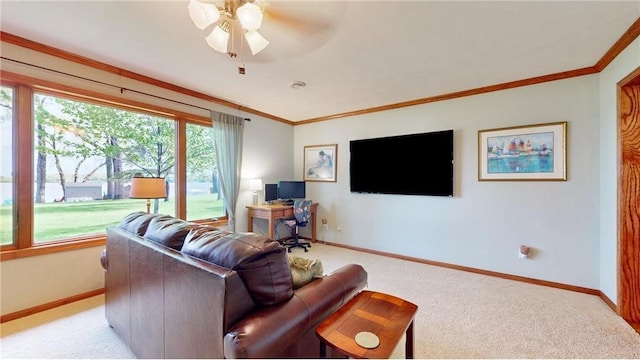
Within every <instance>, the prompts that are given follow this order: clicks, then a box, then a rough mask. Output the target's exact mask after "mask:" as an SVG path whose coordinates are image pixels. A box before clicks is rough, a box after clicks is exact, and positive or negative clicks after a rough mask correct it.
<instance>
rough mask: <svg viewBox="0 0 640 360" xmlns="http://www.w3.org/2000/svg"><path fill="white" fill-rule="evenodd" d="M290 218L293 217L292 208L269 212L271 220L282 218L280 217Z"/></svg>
mask: <svg viewBox="0 0 640 360" xmlns="http://www.w3.org/2000/svg"><path fill="white" fill-rule="evenodd" d="M292 216H293V209H292V208H288V209H277V210H272V211H271V217H272V218H273V219H277V218H282V217H292Z"/></svg>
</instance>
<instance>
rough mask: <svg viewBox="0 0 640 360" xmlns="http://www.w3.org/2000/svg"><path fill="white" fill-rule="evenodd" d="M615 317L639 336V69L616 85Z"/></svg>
mask: <svg viewBox="0 0 640 360" xmlns="http://www.w3.org/2000/svg"><path fill="white" fill-rule="evenodd" d="M618 314H619V315H620V316H622V318H624V319H625V320H626V321H627V322H629V323H630V324H631V325H632V326H633V327H634V328H635V329H636V330H637V331H638V332H640V68H638V69H636V70H635V71H634V72H632V73H631V74H629V76H627V77H625V78H624V79H623V80H622V81H620V82H619V83H618Z"/></svg>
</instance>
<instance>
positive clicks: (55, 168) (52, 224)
mask: <svg viewBox="0 0 640 360" xmlns="http://www.w3.org/2000/svg"><path fill="white" fill-rule="evenodd" d="M8 84H11V83H8ZM61 87H62V86H61ZM15 89H16V88H13V87H10V86H7V84H4V81H3V86H2V98H1V101H2V102H1V105H2V109H1V110H2V112H1V113H0V130H1V132H0V141H1V143H0V146H1V148H0V156H1V158H0V160H1V164H0V190H1V192H0V215H1V217H0V250H1V254H2V259H7V258H15V257H21V256H31V255H37V254H38V253H41V252H39V251H38V249H41V250H46V251H45V252H51V249H56V248H59V249H62V250H64V249H66V248H69V249H73V248H77V247H78V246H96V245H100V242H99V241H104V236H105V229H106V228H107V227H108V226H110V225H114V224H117V223H118V222H119V221H120V220H121V219H122V218H123V217H124V216H126V215H127V214H129V213H131V212H135V211H146V200H144V199H132V198H129V190H130V184H131V179H132V177H134V176H144V177H160V178H164V179H165V181H166V188H167V196H166V198H163V199H153V200H152V205H151V208H150V212H154V213H161V214H167V215H172V216H175V217H180V218H184V219H188V220H190V221H206V222H209V223H214V224H216V221H218V224H221V225H222V224H224V222H226V213H225V210H224V207H223V206H222V204H223V199H222V198H221V196H220V195H219V192H218V191H217V181H216V180H217V179H216V177H215V175H216V172H215V169H216V167H215V156H214V153H213V151H214V150H213V141H212V140H211V124H210V120H209V119H206V120H201V118H200V119H199V118H198V117H197V116H195V115H193V116H190V115H189V116H184V114H185V113H179V114H178V115H174V116H171V115H168V114H169V113H170V112H168V111H167V109H166V108H157V107H154V106H151V105H149V110H147V109H144V108H143V107H141V106H140V103H139V102H136V103H135V104H134V106H128V104H127V103H126V101H124V102H123V103H122V104H119V103H116V102H114V101H113V100H112V99H106V100H105V101H104V102H103V101H101V100H100V99H99V98H96V97H95V94H92V96H91V97H90V99H89V101H87V100H85V97H84V96H83V94H77V95H76V94H72V93H69V92H68V91H65V92H64V93H63V92H57V91H55V90H54V89H51V88H48V89H46V90H43V91H42V92H41V91H40V90H38V89H39V88H38V87H37V86H32V85H30V84H27V85H22V84H19V85H18V86H17V91H16V90H15ZM157 109H160V111H158V110H157ZM139 110H140V111H139ZM165 114H167V115H166V116H165ZM194 119H195V120H194ZM179 129H183V130H179ZM184 129H186V130H184ZM18 144H20V146H17V145H18ZM180 149H185V150H180ZM18 164H21V165H20V166H18ZM178 164H183V165H181V166H178ZM18 168H19V169H20V171H18ZM29 168H31V171H30V170H29ZM179 169H182V171H180V170H179ZM25 172H26V175H25ZM16 174H20V175H19V176H17V175H16ZM177 184H184V185H181V186H183V189H182V190H179V189H177V188H176V185H177ZM185 193H186V196H178V195H179V194H185ZM28 194H32V196H29V195H28ZM15 214H20V216H19V217H14V216H15ZM15 224H17V231H14V228H16V227H15ZM96 241H98V242H96ZM67 244H72V245H71V246H69V245H67ZM73 244H78V246H76V245H73ZM81 244H86V245H81ZM25 249H26V250H30V249H31V250H34V251H29V252H22V253H18V252H15V251H14V250H18V251H20V250H25ZM20 254H26V255H20ZM5 255H6V256H5Z"/></svg>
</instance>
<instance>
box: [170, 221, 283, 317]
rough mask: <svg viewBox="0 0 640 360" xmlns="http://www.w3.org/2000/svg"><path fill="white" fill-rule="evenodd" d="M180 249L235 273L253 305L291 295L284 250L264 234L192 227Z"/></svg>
mask: <svg viewBox="0 0 640 360" xmlns="http://www.w3.org/2000/svg"><path fill="white" fill-rule="evenodd" d="M182 252H183V253H185V254H188V255H191V256H194V257H197V258H200V259H202V260H205V261H208V262H211V263H214V264H216V265H220V266H224V267H226V268H228V269H231V270H235V271H236V272H238V274H239V275H240V278H241V279H242V281H243V282H244V284H245V286H246V287H247V290H248V291H249V294H251V297H252V298H253V301H255V302H256V304H259V305H275V304H279V303H281V302H283V301H286V300H289V299H290V298H291V296H293V282H292V279H291V270H290V269H289V262H288V261H287V253H286V249H285V248H284V247H283V246H281V245H280V244H278V243H277V242H276V241H274V240H270V239H269V238H267V237H266V236H264V235H257V234H238V233H233V232H228V231H223V230H220V229H212V230H210V231H202V230H194V231H192V232H191V233H190V234H189V235H187V237H186V239H185V242H184V245H183V246H182Z"/></svg>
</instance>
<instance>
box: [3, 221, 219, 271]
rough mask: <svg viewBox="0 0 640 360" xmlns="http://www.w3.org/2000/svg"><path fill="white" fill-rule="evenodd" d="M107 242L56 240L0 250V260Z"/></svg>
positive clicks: (100, 238) (103, 237) (97, 238)
mask: <svg viewBox="0 0 640 360" xmlns="http://www.w3.org/2000/svg"><path fill="white" fill-rule="evenodd" d="M194 222H195V223H198V224H202V225H209V226H214V227H223V226H227V225H228V223H229V222H228V220H227V219H221V220H196V221H194ZM106 244H107V237H106V235H99V236H95V237H90V238H86V239H78V240H74V241H66V242H57V243H51V244H42V245H36V246H32V247H29V248H24V249H8V250H3V251H1V252H0V262H2V261H7V260H14V259H21V258H26V257H31V256H39V255H47V254H54V253H57V252H63V251H70V250H78V249H86V248H90V247H95V246H105V245H106Z"/></svg>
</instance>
